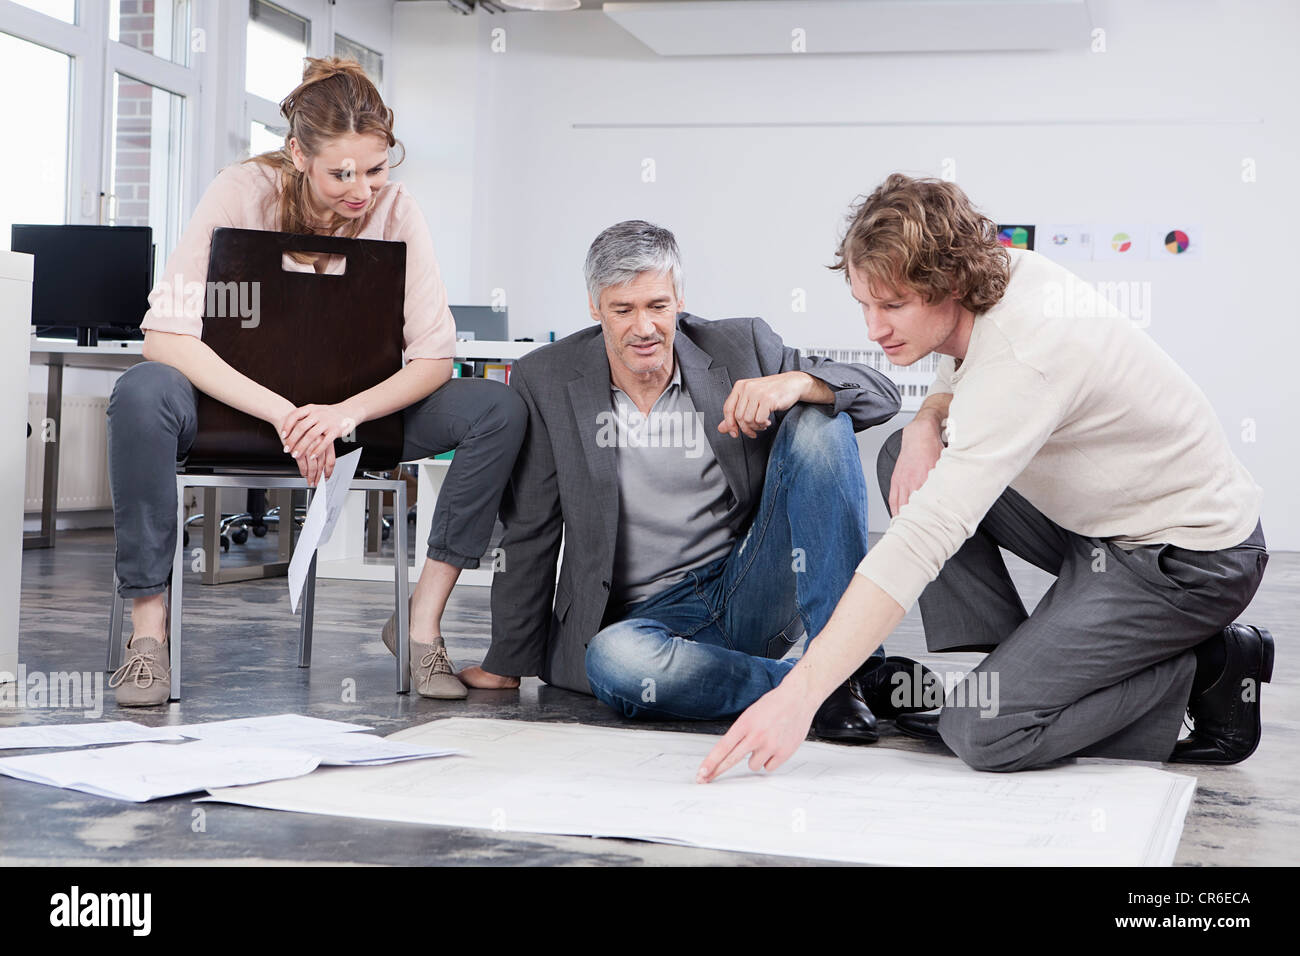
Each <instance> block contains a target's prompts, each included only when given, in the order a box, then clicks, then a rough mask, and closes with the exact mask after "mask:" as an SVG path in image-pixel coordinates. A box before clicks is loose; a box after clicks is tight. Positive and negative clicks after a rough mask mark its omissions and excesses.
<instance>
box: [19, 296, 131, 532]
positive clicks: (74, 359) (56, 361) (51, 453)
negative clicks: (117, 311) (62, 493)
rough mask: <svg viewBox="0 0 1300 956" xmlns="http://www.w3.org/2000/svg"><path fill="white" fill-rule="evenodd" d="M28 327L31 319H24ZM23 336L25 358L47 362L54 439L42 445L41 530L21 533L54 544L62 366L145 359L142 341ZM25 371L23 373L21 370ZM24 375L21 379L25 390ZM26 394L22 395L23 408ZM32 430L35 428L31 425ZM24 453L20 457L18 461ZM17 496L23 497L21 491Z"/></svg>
mask: <svg viewBox="0 0 1300 956" xmlns="http://www.w3.org/2000/svg"><path fill="white" fill-rule="evenodd" d="M27 326H28V328H29V329H30V326H31V320H30V318H29V319H28V320H27ZM24 338H26V339H27V344H26V345H25V346H24V350H25V351H26V350H28V349H30V355H29V359H28V361H29V362H30V364H32V365H47V366H49V370H50V371H49V378H48V380H47V384H46V387H45V415H46V417H47V418H49V419H50V420H51V421H52V422H53V423H54V429H53V434H54V436H55V440H54V441H52V442H48V443H46V445H45V468H44V476H43V480H42V484H41V488H42V490H41V530H40V531H38V532H34V533H32V534H28V535H24V537H23V547H24V548H52V547H54V523H55V519H56V518H57V514H56V509H57V507H58V503H59V442H58V436H59V435H61V434H63V370H64V369H65V368H98V369H110V370H114V371H125V370H126V369H128V368H130V367H131V366H132V365H136V364H138V363H140V362H143V361H144V355H143V354H142V349H143V348H144V343H143V342H104V343H102V344H100V345H78V344H77V343H75V342H71V341H68V340H65V339H38V338H37V337H36V336H35V335H34V334H32V333H31V332H28V333H27V334H26V335H25V336H24ZM23 374H24V375H26V373H25V372H24V373H23ZM26 382H27V379H26V378H24V379H23V383H24V384H23V388H24V392H25V390H26ZM26 406H27V397H26V395H25V394H24V396H23V408H26ZM33 430H35V429H33ZM23 457H24V456H20V457H19V461H22V460H23ZM18 497H19V498H20V499H21V498H22V497H23V492H22V491H20V492H19V495H18Z"/></svg>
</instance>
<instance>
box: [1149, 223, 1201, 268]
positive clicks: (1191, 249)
mask: <svg viewBox="0 0 1300 956" xmlns="http://www.w3.org/2000/svg"><path fill="white" fill-rule="evenodd" d="M1203 236H1204V234H1203V232H1202V230H1201V228H1200V227H1199V226H1197V225H1194V224H1188V223H1179V224H1177V225H1166V226H1158V227H1156V228H1153V229H1152V230H1151V258H1152V259H1157V260H1164V259H1198V258H1200V255H1201V249H1202V247H1203V246H1204V244H1205V243H1204V238H1203Z"/></svg>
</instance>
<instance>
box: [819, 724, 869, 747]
mask: <svg viewBox="0 0 1300 956" xmlns="http://www.w3.org/2000/svg"><path fill="white" fill-rule="evenodd" d="M812 733H813V736H814V737H816V738H817V739H818V740H828V741H830V742H831V743H836V744H874V743H876V742H877V741H879V740H880V734H878V733H877V734H875V735H873V736H870V737H866V736H863V735H862V734H854V733H842V732H829V731H828V732H827V733H822V732H821V731H819V730H817V729H816V728H815V727H814V728H813V732H812Z"/></svg>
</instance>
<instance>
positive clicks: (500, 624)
mask: <svg viewBox="0 0 1300 956" xmlns="http://www.w3.org/2000/svg"><path fill="white" fill-rule="evenodd" d="M673 350H674V353H675V356H676V360H677V362H678V363H679V364H680V367H681V372H682V381H683V383H684V384H685V385H686V390H687V392H688V394H689V395H690V396H691V401H692V402H693V403H694V405H695V408H696V411H698V412H700V413H702V414H703V415H704V422H705V425H706V428H705V432H706V434H707V435H708V436H709V444H710V445H711V446H712V447H713V453H714V454H715V455H716V456H717V458H718V464H719V466H720V467H721V469H722V473H723V475H724V476H725V477H726V479H727V485H728V488H729V489H730V492H731V495H730V508H729V510H728V511H727V513H726V515H725V516H724V518H723V520H724V521H726V523H727V524H728V525H730V526H731V527H732V528H733V529H734V530H735V532H736V534H737V535H742V534H743V533H744V531H745V530H746V529H747V527H748V525H749V522H750V521H751V520H752V518H753V515H754V512H755V510H756V509H757V508H758V504H759V499H760V497H761V496H762V493H763V478H764V475H765V473H766V470H767V458H768V452H769V451H770V450H771V446H772V440H773V439H774V437H775V435H776V431H777V428H778V427H779V425H780V422H781V420H782V419H783V418H784V415H783V414H782V415H778V416H775V421H774V422H773V425H772V427H770V428H768V429H767V430H765V431H763V432H760V433H759V435H758V437H757V438H747V437H746V436H745V435H744V434H743V433H742V434H741V436H740V437H739V438H732V437H731V436H730V435H724V434H721V433H720V432H718V430H717V426H718V423H719V422H721V421H722V406H723V403H724V402H725V401H726V399H727V396H728V395H729V394H730V393H731V386H732V383H733V382H735V381H737V380H738V379H742V378H759V377H761V376H764V375H775V374H777V373H779V372H790V371H794V370H802V371H805V372H807V373H808V374H810V375H812V376H815V377H816V378H819V379H821V380H822V381H823V382H825V383H826V384H827V385H829V386H830V387H831V389H833V390H834V391H835V405H834V413H836V414H838V413H839V412H848V414H849V417H850V418H851V419H852V420H853V429H854V431H862V430H863V429H864V428H867V427H869V426H871V425H878V424H880V423H881V422H885V421H888V420H889V419H891V418H893V417H894V415H895V414H896V413H897V412H898V409H899V396H898V389H897V388H896V387H895V386H894V383H893V382H891V381H890V380H889V379H888V378H887V377H886V376H884V375H883V374H881V373H880V372H877V371H875V370H873V369H870V368H867V367H866V366H863V365H846V364H840V363H837V362H831V361H829V360H827V359H823V358H809V357H806V356H801V355H800V354H799V351H798V350H797V349H792V348H788V347H786V346H785V345H784V344H783V343H782V341H781V339H780V337H779V336H778V335H777V334H776V333H775V332H773V331H772V329H771V327H770V326H769V325H768V324H767V323H766V322H764V321H763V320H762V319H756V318H755V319H722V320H719V321H713V322H711V321H709V320H707V319H701V318H699V317H697V316H693V315H690V314H688V313H681V314H679V315H678V316H677V334H676V337H675V339H674V345H673ZM510 384H511V387H513V388H514V389H515V390H516V391H517V392H518V393H519V395H520V396H521V397H522V398H523V400H524V402H525V404H526V405H527V406H528V431H527V434H526V435H525V437H524V444H523V447H522V448H521V449H520V452H519V458H518V459H517V460H516V462H515V467H514V472H513V474H512V475H511V478H510V483H509V485H508V486H507V488H506V492H505V496H504V498H503V499H502V503H501V521H502V523H503V524H504V525H505V537H504V538H503V539H502V541H501V548H502V550H503V555H502V564H503V565H504V566H499V568H498V570H497V573H496V575H495V577H494V578H493V583H492V646H491V648H490V649H489V650H488V654H487V658H486V659H485V660H484V661H483V667H484V669H485V670H488V671H490V672H492V673H494V674H503V675H511V676H531V675H540V676H541V678H542V679H543V680H544V681H546V682H547V683H548V684H554V685H556V686H558V687H565V688H568V689H569V690H575V691H580V692H582V693H585V694H590V693H591V687H590V685H589V684H588V683H587V670H586V663H585V661H586V653H587V643H588V642H589V641H590V640H591V638H592V637H593V636H594V635H595V634H596V632H597V631H599V630H600V629H601V627H602V626H603V624H604V623H605V616H606V612H607V610H613V609H611V608H609V607H608V605H609V601H610V584H611V579H612V576H613V570H614V539H615V535H616V532H617V526H618V514H619V501H618V494H619V491H618V465H617V459H616V457H615V456H616V453H617V452H616V449H615V448H613V447H601V446H600V445H599V444H598V443H597V438H596V436H597V431H598V430H597V422H598V420H599V419H598V415H599V414H600V413H601V412H608V411H609V409H610V408H611V407H612V406H611V397H610V378H609V359H608V357H607V356H606V354H605V342H604V338H603V337H602V334H601V329H600V327H599V326H596V325H593V326H592V327H591V328H588V329H584V330H582V331H581V332H575V333H574V334H573V335H570V336H567V337H566V338H563V339H561V340H560V341H558V342H555V343H553V344H551V345H547V346H544V347H542V348H540V349H537V350H536V351H534V352H531V353H529V354H528V355H526V356H525V357H524V358H522V359H520V360H519V361H517V362H515V363H514V367H513V368H512V369H511V373H510ZM825 407H826V408H827V410H828V411H829V410H830V408H831V407H830V406H825ZM561 533H563V535H564V540H565V543H564V562H563V566H562V567H561V569H560V576H559V582H558V584H557V583H556V579H555V565H556V561H557V559H558V557H559V554H560V537H561Z"/></svg>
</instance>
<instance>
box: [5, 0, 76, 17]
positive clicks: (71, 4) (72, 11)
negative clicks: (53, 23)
mask: <svg viewBox="0 0 1300 956" xmlns="http://www.w3.org/2000/svg"><path fill="white" fill-rule="evenodd" d="M14 2H15V3H17V4H18V5H19V6H23V7H31V8H32V9H33V10H35V11H37V12H38V13H43V14H45V15H46V16H49V17H54V18H55V19H56V20H62V21H63V22H64V23H76V22H77V0H14Z"/></svg>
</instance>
